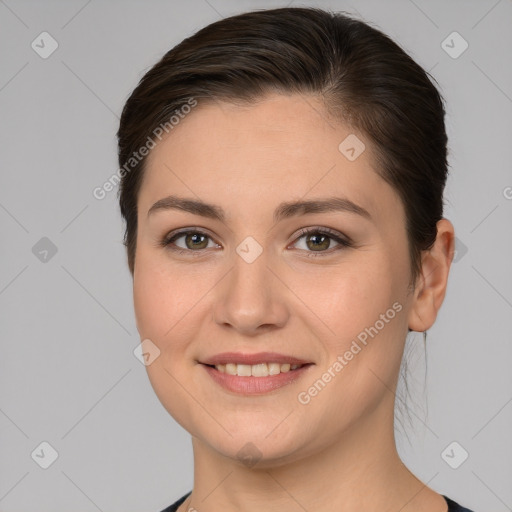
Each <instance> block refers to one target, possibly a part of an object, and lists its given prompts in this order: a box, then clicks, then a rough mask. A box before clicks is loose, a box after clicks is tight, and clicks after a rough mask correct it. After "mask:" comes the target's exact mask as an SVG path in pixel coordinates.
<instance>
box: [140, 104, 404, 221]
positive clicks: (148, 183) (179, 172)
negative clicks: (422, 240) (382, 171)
mask: <svg viewBox="0 0 512 512" xmlns="http://www.w3.org/2000/svg"><path fill="white" fill-rule="evenodd" d="M353 137H356V138H355V139H354V138H353ZM346 140H348V141H349V143H350V142H352V144H349V146H350V145H352V146H354V144H353V142H354V141H355V142H356V146H354V147H355V150H356V151H357V152H359V151H361V149H362V146H357V141H360V142H362V143H363V144H364V145H365V148H364V151H362V152H361V153H360V154H359V156H357V158H356V159H353V160H350V159H349V158H347V156H346V154H344V153H343V151H342V150H346V149H347V147H346V146H347V144H345V143H344V141H346ZM340 144H342V146H341V149H342V150H340ZM349 149H350V148H349ZM349 156H350V153H349ZM372 160H373V158H372V155H371V144H370V143H369V141H368V140H366V138H365V136H364V135H362V134H359V133H358V134H355V133H353V132H352V130H351V129H350V128H349V127H347V126H345V125H343V124H342V123H340V122H335V121H334V120H333V119H332V118H331V117H330V116H328V114H327V112H326V110H325V107H324V105H323V103H322V102H321V101H320V99H319V98H317V97H314V96H304V95H298V94H297V95H280V94H275V95H269V96H268V97H265V98H264V99H263V100H261V101H258V102H257V103H254V104H251V105H240V104H232V103H226V102H215V103H212V102H210V103H207V104H201V103H200V102H199V105H198V106H197V107H195V108H194V110H193V111H192V112H191V113H190V114H189V115H188V116H186V117H185V118H184V119H182V120H181V121H180V123H179V125H177V126H176V127H175V128H174V129H173V130H172V131H171V132H170V133H169V135H167V136H166V137H165V138H164V139H163V140H162V141H161V142H158V143H157V145H156V147H155V148H154V149H152V150H151V152H150V154H149V155H148V158H147V162H146V173H145V177H144V184H143V187H142V189H141V195H140V199H141V201H142V203H143V205H142V209H144V208H145V209H146V211H147V210H148V209H149V208H150V207H151V204H153V202H154V201H156V200H158V199H160V198H161V197H163V195H164V191H165V190H167V192H168V193H169V194H170V193H174V192H175V191H176V187H177V188H178V189H180V190H181V191H183V193H185V195H187V196H189V197H190V196H191V195H196V196H198V197H200V198H202V199H204V200H208V202H219V201H220V200H223V201H222V202H224V203H229V202H235V196H234V194H235V193H236V199H237V200H238V201H240V202H243V204H245V205H246V206H249V205H252V207H257V205H258V204H262V200H263V199H265V201H269V200H271V201H272V202H274V203H276V204H277V203H279V202H281V201H282V200H285V199H287V198H290V197H295V198H297V197H303V196H305V195H311V196H315V195H325V194H326V193H329V194H330V195H337V194H338V195H343V196H345V197H349V198H350V199H352V200H353V201H355V202H358V203H360V204H362V205H363V204H364V207H365V208H366V209H368V210H370V211H371V212H373V213H374V215H376V216H379V215H380V214H383V213H384V211H387V212H388V213H389V208H390V207H393V203H396V202H397V201H398V198H397V196H396V194H395V193H394V190H393V189H391V187H390V186H389V185H388V184H387V183H386V182H385V181H384V180H382V178H380V176H378V174H377V173H376V172H375V170H374V167H373V162H372ZM187 189H188V190H187ZM215 199H217V201H216V200H215ZM151 200H153V202H151V204H149V203H150V201H151ZM394 206H395V207H398V208H400V205H396V204H395V205H394ZM396 213H397V212H395V214H396Z"/></svg>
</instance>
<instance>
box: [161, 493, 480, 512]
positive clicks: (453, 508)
mask: <svg viewBox="0 0 512 512" xmlns="http://www.w3.org/2000/svg"><path fill="white" fill-rule="evenodd" d="M191 492H192V491H190V492H189V493H187V494H185V496H182V497H181V498H180V499H179V500H178V501H176V502H175V503H173V504H172V505H169V506H168V507H167V508H166V509H164V510H162V512H176V511H177V510H178V507H179V506H180V505H181V504H182V503H183V502H184V501H185V500H186V499H187V498H188V497H189V496H190V494H191ZM441 496H442V497H443V498H444V499H445V500H446V503H448V512H473V511H472V510H469V508H465V507H462V506H461V505H459V504H458V503H456V502H455V501H453V500H451V499H450V498H447V497H446V496H445V495H444V494H441Z"/></svg>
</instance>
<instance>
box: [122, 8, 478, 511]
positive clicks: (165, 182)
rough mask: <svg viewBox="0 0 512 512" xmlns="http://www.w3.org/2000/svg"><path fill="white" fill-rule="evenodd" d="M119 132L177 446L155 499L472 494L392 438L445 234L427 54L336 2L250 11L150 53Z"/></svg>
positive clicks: (441, 141) (206, 505) (144, 309)
mask: <svg viewBox="0 0 512 512" xmlns="http://www.w3.org/2000/svg"><path fill="white" fill-rule="evenodd" d="M118 139H119V162H120V166H121V169H122V170H123V172H122V175H123V176H122V181H121V186H120V197H119V199H120V207H121V212H122V215H123V217H124V219H125V220H126V232H125V245H126V248H127V255H128V264H129V268H130V271H131V273H132V276H133V291H134V307H135V315H136V321H137V328H138V331H139V334H140V336H141V340H143V342H142V343H143V347H144V352H145V353H146V354H147V361H146V365H147V371H148V375H149V379H150V382H151V385H152V386H153V389H154V390H155V392H156V394H157V396H158V398H159V399H160V401H161V403H162V404H163V406H164V407H165V408H166V410H167V411H168V412H169V413H170V414H171V415H172V416H173V417H174V418H175V420H176V421H177V422H179V423H180V425H182V426H183V428H185V429H186V430H187V431H188V432H190V434H191V435H192V444H193V450H194V487H193V490H192V491H191V493H188V494H187V495H186V496H183V497H182V498H181V499H180V500H178V501H177V502H176V503H174V504H173V505H171V506H170V507H168V508H167V509H165V512H170V511H175V510H177V511H179V512H184V511H190V510H197V511H199V512H210V511H220V510H222V511H223V512H225V511H227V512H229V511H235V510H236V511H240V510H244V511H248V512H252V511H261V510H266V511H272V510H301V509H302V510H308V511H313V510H324V511H331V510H332V511H335V510H336V511H338V510H343V511H346V512H352V511H355V510H358V511H360V510H366V511H371V510H375V511H376V510H379V511H382V510H389V511H398V510H400V511H401V512H427V511H428V512H446V511H447V510H448V511H452V512H454V511H466V512H467V511H468V509H466V508H463V507H462V506H461V505H459V504H457V503H456V502H455V501H453V500H451V499H450V498H448V497H447V496H444V495H441V494H438V493H436V492H435V491H434V490H433V489H431V488H429V487H428V486H426V485H425V484H424V483H423V482H421V481H420V480H419V479H418V478H416V477H415V476H414V475H413V474H412V473H411V472H410V471H409V470H408V469H407V468H406V467H405V465H404V464H403V463H402V461H401V460H400V457H399V455H398V453H397V450H396V445H395V439H394V416H393V412H394V402H395V390H396V385H397V380H398V375H399V369H400V363H401V359H402V355H403V350H404V344H405V340H406V337H407V334H408V333H409V332H410V331H421V332H424V333H425V332H426V330H427V329H429V328H430V327H431V326H432V325H433V323H434V321H435V319H436V316H437V313H438V311H439V308H440V307H441V304H442V302H443V300H444V296H445V292H446V286H447V280H448V274H449V270H450V265H451V261H452V258H453V254H454V228H453V225H452V224H451V223H450V221H449V220H447V219H445V218H443V216H442V214H443V190H444V186H445V182H446V177H447V159H446V155H447V148H446V145H447V138H446V132H445V125H444V107H443V100H442V98H441V96H440V94H439V92H438V91H437V89H436V87H435V86H434V85H433V83H432V82H431V81H430V80H429V78H428V76H427V74H426V73H425V71H424V70H423V69H422V68H421V67H420V66H418V64H416V63H415V62H414V61H413V60H412V59H411V58H410V57H409V56H408V55H407V54H406V53H404V51H403V50H401V49H400V48H399V47H398V46H397V45H396V44H395V43H394V42H392V41H391V40H390V39H389V38H388V37H387V36H385V35H384V34H382V33H381V32H379V31H378V30H376V29H374V28H372V27H370V26H368V25H367V24H365V23H363V22H361V21H357V20H354V19H351V18H350V17H348V16H345V15H342V14H331V13H327V12H325V11H322V10H319V9H308V8H283V9H273V10H267V11H259V12H252V13H245V14H241V15H238V16H233V17H231V18H227V19H223V20H221V21H218V22H216V23H213V24H211V25H209V26H207V27H206V28H204V29H202V30H200V31H199V32H198V33H196V34H195V35H194V36H192V37H190V38H187V39H185V40H184V41H183V42H182V43H180V44H179V45H177V46H176V47H175V48H173V49H171V50H170V51H169V52H168V53H167V54H166V55H164V57H163V58H162V59H161V60H160V61H159V62H158V63H157V64H156V65H155V66H153V68H152V69H150V70H149V71H148V72H147V73H146V74H145V76H144V77H143V78H142V80H141V81H140V83H139V85H138V86H137V88H136V89H135V90H134V91H133V93H132V94H131V96H130V98H129V99H128V101H127V102H126V105H125V107H124V110H123V114H122V118H121V122H120V127H119V131H118Z"/></svg>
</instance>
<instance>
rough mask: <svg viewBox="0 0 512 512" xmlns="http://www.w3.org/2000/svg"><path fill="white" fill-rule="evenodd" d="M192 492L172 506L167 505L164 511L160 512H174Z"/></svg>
mask: <svg viewBox="0 0 512 512" xmlns="http://www.w3.org/2000/svg"><path fill="white" fill-rule="evenodd" d="M191 492H192V491H190V492H188V493H187V494H185V496H182V497H181V498H180V499H179V500H178V501H175V502H174V503H173V504H172V505H169V506H168V507H167V508H166V509H164V510H162V512H176V511H177V510H178V507H179V506H180V505H181V504H182V503H183V502H184V501H185V500H186V499H187V498H188V496H190V493H191Z"/></svg>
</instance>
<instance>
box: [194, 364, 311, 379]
mask: <svg viewBox="0 0 512 512" xmlns="http://www.w3.org/2000/svg"><path fill="white" fill-rule="evenodd" d="M202 364H204V363H202ZM312 364H313V363H305V364H294V363H278V362H268V363H259V364H252V365H251V364H243V363H226V364H205V366H208V367H209V368H212V369H214V370H217V371H218V372H219V373H225V374H227V375H233V376H238V377H258V378H260V377H269V376H272V375H280V374H283V373H288V372H294V371H296V370H299V369H300V368H303V367H305V366H311V365H312Z"/></svg>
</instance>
